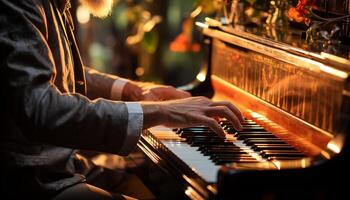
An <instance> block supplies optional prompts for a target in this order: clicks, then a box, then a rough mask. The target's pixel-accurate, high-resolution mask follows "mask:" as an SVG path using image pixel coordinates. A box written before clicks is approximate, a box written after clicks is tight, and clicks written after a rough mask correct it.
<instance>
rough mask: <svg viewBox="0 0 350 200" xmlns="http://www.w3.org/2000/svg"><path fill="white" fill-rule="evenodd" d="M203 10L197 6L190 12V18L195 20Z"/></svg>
mask: <svg viewBox="0 0 350 200" xmlns="http://www.w3.org/2000/svg"><path fill="white" fill-rule="evenodd" d="M202 10H203V7H202V6H198V7H197V8H196V9H195V10H194V11H192V12H191V18H192V19H193V18H195V17H197V16H198V15H199V14H201V12H202Z"/></svg>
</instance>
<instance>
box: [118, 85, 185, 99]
mask: <svg viewBox="0 0 350 200" xmlns="http://www.w3.org/2000/svg"><path fill="white" fill-rule="evenodd" d="M122 96H123V100H124V101H164V100H172V99H182V98H187V97H190V96H191V94H190V93H188V92H186V91H182V90H178V89H176V88H174V87H172V86H166V85H157V84H153V83H142V82H135V81H129V82H128V83H126V84H125V86H124V89H123V94H122Z"/></svg>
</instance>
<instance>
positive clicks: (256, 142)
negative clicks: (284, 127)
mask: <svg viewBox="0 0 350 200" xmlns="http://www.w3.org/2000/svg"><path fill="white" fill-rule="evenodd" d="M269 139H271V138H269ZM269 139H265V140H257V139H256V138H254V139H251V140H248V141H246V142H244V143H245V144H246V145H248V146H253V145H254V144H287V143H286V142H284V141H283V140H269Z"/></svg>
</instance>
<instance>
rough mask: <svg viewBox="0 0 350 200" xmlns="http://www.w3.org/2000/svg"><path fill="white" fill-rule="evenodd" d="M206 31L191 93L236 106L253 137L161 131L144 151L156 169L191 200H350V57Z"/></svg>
mask: <svg viewBox="0 0 350 200" xmlns="http://www.w3.org/2000/svg"><path fill="white" fill-rule="evenodd" d="M197 25H198V26H199V27H200V28H201V33H202V35H203V43H204V46H205V47H206V52H207V56H206V61H205V64H203V68H202V70H201V71H200V73H199V74H198V75H197V79H196V80H195V81H194V82H193V83H191V84H189V85H186V86H185V87H183V89H186V90H189V91H191V92H192V94H193V95H204V96H208V97H211V98H212V99H213V100H227V101H230V102H232V103H234V104H235V105H236V106H238V107H239V108H240V110H241V111H242V112H243V113H244V116H245V118H246V120H245V122H244V123H243V130H241V131H236V130H234V128H233V127H232V125H231V123H230V122H228V121H226V120H225V119H222V120H221V121H220V124H221V126H222V128H223V129H224V130H225V132H226V133H227V136H226V139H222V138H218V137H217V136H216V135H215V134H214V133H213V132H212V131H211V130H210V129H209V128H207V127H188V128H182V129H169V128H166V127H154V128H152V129H149V130H146V131H144V132H143V134H142V136H141V139H140V141H139V143H138V148H139V149H140V150H142V152H143V153H144V154H145V155H146V156H147V157H148V159H149V160H150V162H152V163H153V164H154V165H155V166H157V167H158V168H160V169H161V170H162V171H163V172H164V173H165V174H167V177H170V178H172V179H173V180H174V182H176V183H178V187H179V188H180V190H179V191H180V192H182V193H183V196H182V197H183V198H188V199H343V198H344V197H346V195H348V198H349V196H350V192H348V191H347V189H348V187H347V185H348V183H347V182H348V181H349V180H350V179H348V178H349V174H350V172H349V170H350V168H349V167H350V166H349V164H348V163H349V162H348V161H349V148H350V141H349V139H348V137H347V136H348V134H349V124H350V82H349V75H350V61H349V57H350V48H349V47H347V46H346V45H337V46H336V47H334V48H333V46H332V47H331V46H327V47H325V46H322V45H314V46H312V47H310V46H308V45H306V44H305V43H303V41H302V40H301V39H300V33H299V32H296V31H295V30H293V29H275V28H271V27H258V26H228V25H225V24H223V23H221V22H220V21H217V20H215V19H210V18H207V19H206V22H205V23H197ZM167 190H168V191H169V194H170V193H171V192H170V191H171V190H172V189H171V188H168V189H167ZM182 197H181V198H182ZM165 199H176V198H175V197H171V196H169V197H166V198H165Z"/></svg>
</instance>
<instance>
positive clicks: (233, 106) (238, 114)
mask: <svg viewBox="0 0 350 200" xmlns="http://www.w3.org/2000/svg"><path fill="white" fill-rule="evenodd" d="M212 106H226V107H228V108H229V109H230V110H232V112H233V113H235V115H236V116H237V118H238V119H239V121H240V122H241V123H243V122H244V117H243V115H242V113H241V111H240V110H239V109H238V108H237V107H236V106H235V105H233V104H232V103H230V102H228V101H216V102H213V104H212Z"/></svg>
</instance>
